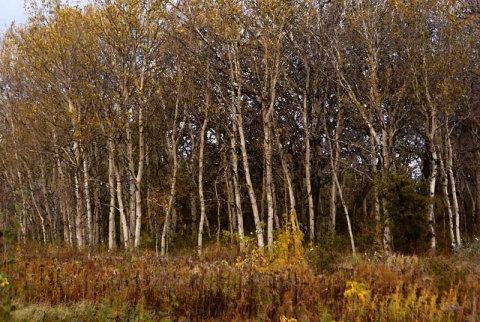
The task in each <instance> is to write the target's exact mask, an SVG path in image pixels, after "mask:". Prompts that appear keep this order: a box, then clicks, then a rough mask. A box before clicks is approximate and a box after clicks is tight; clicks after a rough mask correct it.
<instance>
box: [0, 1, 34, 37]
mask: <svg viewBox="0 0 480 322" xmlns="http://www.w3.org/2000/svg"><path fill="white" fill-rule="evenodd" d="M23 1H24V0H0V30H5V29H6V28H7V27H8V26H10V23H11V22H12V21H13V20H15V21H16V22H17V23H22V22H25V20H26V19H27V17H26V14H25V10H24V9H23Z"/></svg>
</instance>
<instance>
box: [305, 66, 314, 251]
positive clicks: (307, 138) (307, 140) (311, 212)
mask: <svg viewBox="0 0 480 322" xmlns="http://www.w3.org/2000/svg"><path fill="white" fill-rule="evenodd" d="M309 84H310V69H309V68H307V83H306V85H305V87H306V88H309V87H310V85H309ZM302 116H303V118H302V120H303V129H304V130H303V131H304V137H305V139H304V140H305V186H306V189H307V201H308V228H309V239H310V243H312V244H313V243H314V242H315V213H314V208H313V195H312V181H311V180H312V179H311V178H312V175H311V170H310V167H311V164H310V163H311V161H310V157H311V151H310V130H309V128H308V126H309V124H308V101H307V91H306V90H305V91H304V92H303V115H302Z"/></svg>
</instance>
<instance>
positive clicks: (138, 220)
mask: <svg viewBox="0 0 480 322" xmlns="http://www.w3.org/2000/svg"><path fill="white" fill-rule="evenodd" d="M141 87H142V89H143V85H142V86H141ZM143 113H144V111H143V107H139V111H138V128H139V129H138V150H139V151H138V168H137V175H136V177H135V188H136V190H135V203H136V205H135V210H136V212H135V243H134V247H135V250H138V247H139V246H140V237H141V232H142V196H141V192H142V189H141V187H142V179H143V170H144V165H145V135H144V131H145V129H144V116H143Z"/></svg>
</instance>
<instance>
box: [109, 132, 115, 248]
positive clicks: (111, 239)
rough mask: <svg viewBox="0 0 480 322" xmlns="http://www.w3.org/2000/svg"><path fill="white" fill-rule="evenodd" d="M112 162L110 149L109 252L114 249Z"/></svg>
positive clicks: (113, 182) (113, 172) (113, 176)
mask: <svg viewBox="0 0 480 322" xmlns="http://www.w3.org/2000/svg"><path fill="white" fill-rule="evenodd" d="M109 140H111V139H109ZM109 145H110V144H109ZM113 162H114V161H113V151H110V149H108V191H109V194H110V206H109V213H108V250H109V251H113V250H114V248H115V171H114V164H113Z"/></svg>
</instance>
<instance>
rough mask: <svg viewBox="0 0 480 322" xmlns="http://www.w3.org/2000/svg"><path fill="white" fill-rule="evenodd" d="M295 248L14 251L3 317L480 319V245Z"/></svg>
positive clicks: (1, 286) (2, 293)
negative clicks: (428, 250) (411, 250)
mask: <svg viewBox="0 0 480 322" xmlns="http://www.w3.org/2000/svg"><path fill="white" fill-rule="evenodd" d="M289 247H290V248H289ZM289 247H286V248H285V249H283V250H282V249H281V248H279V249H277V250H276V251H274V252H272V254H269V255H268V256H267V255H265V254H262V253H261V252H259V251H258V250H256V249H255V248H251V249H249V250H248V251H247V252H245V253H243V254H239V253H238V252H237V251H236V250H235V248H234V247H232V248H230V247H228V246H226V245H224V246H221V247H220V248H217V247H215V246H211V247H209V248H207V249H206V250H205V252H204V253H205V255H204V257H203V258H202V259H199V258H197V257H196V256H195V255H193V253H192V254H188V253H183V254H176V255H170V256H169V257H167V258H159V257H157V256H155V254H154V253H150V252H148V251H144V252H142V253H139V254H136V255H131V254H124V253H118V254H111V253H105V252H101V251H97V252H95V255H89V254H88V253H83V252H74V251H72V250H69V249H68V248H62V247H46V246H28V247H24V246H15V247H13V246H12V247H11V251H9V252H5V253H4V254H3V257H2V261H1V262H2V263H3V265H2V267H1V268H0V271H1V276H0V308H1V312H0V320H13V321H62V320H64V321H479V320H480V256H479V255H480V246H479V245H473V246H470V247H469V248H466V249H463V250H462V251H460V252H458V253H456V254H453V255H448V256H437V257H416V256H400V255H397V256H390V257H380V256H376V255H375V254H373V255H372V254H370V255H369V254H362V255H359V256H356V257H354V258H352V256H351V255H347V254H341V253H336V254H334V255H332V254H328V255H326V254H327V253H326V252H325V250H324V249H320V248H318V249H317V248H309V249H305V248H303V247H300V246H296V247H294V246H292V245H290V246H289ZM292 247H293V248H292Z"/></svg>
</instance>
